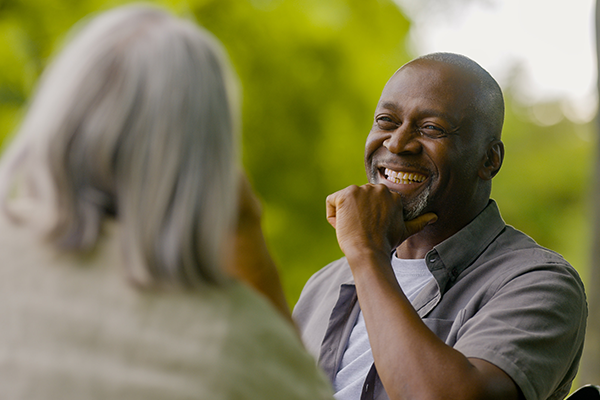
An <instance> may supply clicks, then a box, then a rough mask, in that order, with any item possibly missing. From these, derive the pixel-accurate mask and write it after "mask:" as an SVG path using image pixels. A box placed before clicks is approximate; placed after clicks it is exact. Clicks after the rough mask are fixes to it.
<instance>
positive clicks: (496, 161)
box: [479, 140, 504, 181]
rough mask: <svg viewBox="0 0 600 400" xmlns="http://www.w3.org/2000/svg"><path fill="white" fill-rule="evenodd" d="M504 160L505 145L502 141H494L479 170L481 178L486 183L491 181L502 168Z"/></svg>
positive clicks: (489, 146)
mask: <svg viewBox="0 0 600 400" xmlns="http://www.w3.org/2000/svg"><path fill="white" fill-rule="evenodd" d="M503 160H504V143H502V141H501V140H494V141H492V142H490V144H489V145H488V148H487V151H486V152H485V157H484V159H483V163H482V164H481V168H480V169H479V177H480V178H481V179H483V180H485V181H489V180H491V179H492V178H493V177H494V176H496V174H497V173H498V171H500V167H501V166H502V161H503Z"/></svg>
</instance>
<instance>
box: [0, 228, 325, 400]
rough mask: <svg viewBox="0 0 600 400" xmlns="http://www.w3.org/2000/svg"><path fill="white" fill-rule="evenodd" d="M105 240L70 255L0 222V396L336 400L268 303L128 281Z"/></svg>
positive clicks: (226, 292) (236, 290)
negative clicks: (147, 288)
mask: <svg viewBox="0 0 600 400" xmlns="http://www.w3.org/2000/svg"><path fill="white" fill-rule="evenodd" d="M107 236H108V238H107V240H106V241H105V242H104V243H101V244H100V246H99V248H98V249H97V251H96V252H95V253H94V254H91V255H88V256H87V257H76V256H73V255H65V254H57V253H56V252H54V251H53V250H51V249H49V248H47V247H45V246H43V245H41V244H40V242H39V241H38V240H37V239H36V238H34V237H33V236H32V235H31V233H30V232H29V231H27V230H25V229H23V228H18V227H14V226H9V225H7V223H6V222H5V221H4V220H0V326H1V329H0V398H2V399H11V400H19V399H23V400H25V399H26V400H36V399H44V400H48V399H61V400H62V399H66V400H69V399H77V400H85V399H127V400H136V399H140V400H141V399H143V400H153V399H168V400H176V399H207V400H208V399H210V400H220V399H223V400H225V399H227V400H235V399H249V400H254V399H256V400H266V399H281V400H290V399H306V400H313V399H330V400H331V399H332V396H331V387H330V385H329V384H328V382H326V380H325V379H324V378H323V377H322V374H321V373H320V372H319V371H318V370H317V368H316V366H315V363H314V359H313V358H312V357H310V356H309V355H308V354H307V353H306V352H305V351H304V349H303V347H302V345H301V343H300V341H299V339H298V337H297V334H296V333H295V332H294V330H293V329H292V327H291V325H290V324H289V323H288V322H286V321H284V320H283V318H281V317H280V316H279V315H278V314H277V312H276V311H275V309H274V308H273V307H271V305H270V304H269V303H267V301H266V300H265V299H263V298H262V297H260V296H259V295H257V294H255V293H254V292H253V291H251V289H249V288H247V287H245V286H243V285H242V284H239V283H232V284H230V285H227V286H225V287H221V288H206V289H203V290H201V291H197V292H191V291H178V292H175V291H173V292H164V291H163V292H158V291H154V292H153V291H142V290H139V289H135V288H134V287H133V286H131V285H130V284H129V283H128V282H127V281H126V279H125V274H124V265H123V261H122V258H121V257H120V248H119V246H118V244H119V240H118V231H117V229H116V226H113V227H112V228H111V229H109V232H108V235H107Z"/></svg>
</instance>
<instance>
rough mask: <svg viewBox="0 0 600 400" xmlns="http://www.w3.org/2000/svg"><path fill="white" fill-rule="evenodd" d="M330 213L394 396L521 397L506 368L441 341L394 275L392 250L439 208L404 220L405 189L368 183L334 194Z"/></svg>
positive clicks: (379, 368) (379, 362)
mask: <svg viewBox="0 0 600 400" xmlns="http://www.w3.org/2000/svg"><path fill="white" fill-rule="evenodd" d="M327 218H328V220H329V222H330V223H331V224H332V225H333V226H334V228H336V235H337V238H338V242H339V244H340V247H341V249H342V251H343V252H344V254H345V255H346V258H347V260H348V263H349V265H350V268H351V270H352V274H353V276H354V280H355V283H356V290H357V294H358V300H359V303H360V306H361V310H362V312H363V315H364V318H365V323H366V326H367V332H368V334H369V341H370V344H371V349H372V352H373V358H374V360H375V365H376V367H377V372H378V373H379V376H380V378H381V381H382V383H383V386H384V387H385V389H386V392H387V393H388V395H389V396H390V398H391V399H441V398H447V399H461V400H468V399H487V400H490V399H519V398H520V396H521V394H520V391H519V389H518V387H517V386H516V384H515V383H514V382H513V381H512V379H511V378H510V377H509V376H508V375H507V374H506V373H504V372H503V371H502V370H501V369H499V368H498V367H496V366H494V365H493V364H491V363H489V362H487V361H484V360H479V359H468V358H466V357H465V356H464V355H463V354H462V353H460V352H459V351H457V350H455V349H453V348H452V347H450V346H448V345H446V344H445V343H444V342H443V341H442V340H440V339H439V338H438V337H437V336H436V335H435V334H434V333H433V332H432V331H431V330H430V329H429V328H428V327H427V326H426V325H425V324H424V323H423V322H422V321H421V318H420V317H419V315H418V314H417V313H416V312H415V310H414V308H413V307H412V305H411V304H410V302H409V301H408V299H407V298H406V296H405V295H404V293H403V292H402V290H401V288H400V286H399V285H398V283H397V281H396V277H395V276H394V273H393V270H392V268H391V264H390V254H391V252H392V250H393V249H394V248H396V247H397V246H398V245H399V244H400V243H401V242H403V241H404V240H405V239H406V238H407V237H409V236H410V235H412V234H414V233H416V232H418V231H420V230H421V229H423V228H424V227H425V226H426V225H427V224H428V223H431V222H433V221H434V220H435V215H433V214H426V215H423V216H421V217H419V218H417V219H415V220H413V221H409V222H407V223H405V222H404V221H403V217H402V203H401V200H400V196H399V195H398V194H397V193H394V192H390V191H389V190H388V189H387V188H386V187H385V186H384V185H371V184H368V185H365V186H362V187H356V186H351V187H349V188H346V189H344V190H342V191H340V192H337V193H334V194H333V195H331V196H329V197H328V198H327Z"/></svg>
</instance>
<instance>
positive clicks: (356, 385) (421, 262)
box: [333, 251, 433, 400]
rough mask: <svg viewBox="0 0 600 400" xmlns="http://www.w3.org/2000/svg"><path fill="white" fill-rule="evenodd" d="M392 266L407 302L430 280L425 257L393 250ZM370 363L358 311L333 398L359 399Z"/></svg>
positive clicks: (370, 358) (367, 339) (371, 353)
mask: <svg viewBox="0 0 600 400" xmlns="http://www.w3.org/2000/svg"><path fill="white" fill-rule="evenodd" d="M391 265H392V269H393V271H394V275H396V280H397V281H398V284H399V285H400V288H402V291H403V292H404V295H405V296H406V297H407V298H408V300H409V301H412V300H413V299H414V298H415V297H416V296H417V294H419V292H420V291H421V289H423V287H424V286H425V285H426V284H427V283H428V282H429V281H430V280H432V279H433V275H431V272H429V269H428V268H427V263H426V262H425V259H417V260H406V259H401V258H398V257H397V256H396V252H395V251H394V253H393V255H392V260H391ZM371 365H373V352H372V351H371V344H370V343H369V337H368V335H367V326H366V325H365V318H364V316H363V313H362V312H360V313H359V315H358V319H357V320H356V324H355V325H354V328H353V329H352V333H351V334H350V338H349V339H348V345H347V347H346V351H344V355H343V357H342V361H341V363H340V367H339V370H338V372H337V374H336V376H335V380H334V381H333V387H334V390H335V395H334V397H335V398H336V399H337V400H352V399H354V400H359V399H360V396H361V394H362V391H363V390H362V388H363V383H364V381H365V377H366V376H367V374H368V373H369V369H371Z"/></svg>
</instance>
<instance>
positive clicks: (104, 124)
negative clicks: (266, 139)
mask: <svg viewBox="0 0 600 400" xmlns="http://www.w3.org/2000/svg"><path fill="white" fill-rule="evenodd" d="M235 83H236V82H235V78H234V75H233V73H232V71H231V70H230V69H229V64H228V61H227V59H226V57H225V54H224V52H223V51H222V49H221V46H220V45H219V44H218V42H217V40H216V39H214V38H213V37H212V36H211V35H210V34H209V33H208V32H206V31H204V30H202V29H201V28H199V27H198V26H197V25H196V24H194V23H192V22H190V21H186V20H182V19H179V18H176V17H174V16H172V15H170V14H169V13H167V12H166V11H164V10H161V9H159V8H155V7H149V6H140V5H135V6H125V7H120V8H116V9H114V10H111V11H108V12H106V13H104V14H101V15H99V16H98V17H96V18H94V19H92V20H91V22H89V23H87V24H86V25H85V26H84V27H83V29H81V30H78V31H77V32H76V35H75V37H74V38H73V39H72V40H71V41H70V43H69V44H68V45H67V47H66V48H65V49H64V50H63V51H62V53H61V54H60V55H59V56H58V58H57V59H56V60H54V62H53V63H52V64H51V65H50V66H49V68H47V70H46V71H45V72H44V75H43V76H42V78H41V80H40V85H39V87H38V90H37V93H36V95H35V97H34V99H33V101H32V103H31V105H30V108H29V111H28V113H27V114H26V116H25V119H24V121H23V123H22V126H21V128H20V129H19V131H18V133H17V136H16V138H15V140H14V141H13V143H12V144H11V146H10V147H9V148H8V149H7V151H6V154H5V155H4V157H3V160H2V164H1V165H0V199H2V201H3V205H4V210H5V212H7V213H8V214H9V215H10V216H11V218H12V219H18V220H20V221H25V220H27V218H26V216H24V215H18V213H17V212H15V211H14V210H13V211H10V207H9V205H10V203H11V202H14V201H13V200H14V199H13V198H14V197H15V195H14V193H15V190H16V189H15V186H16V183H19V182H22V183H24V184H22V185H21V187H22V188H23V190H21V192H23V193H27V196H29V197H34V198H35V201H36V204H37V206H36V207H42V208H43V209H45V210H48V212H47V214H48V216H49V219H48V220H47V221H46V222H47V223H46V224H45V225H44V226H43V227H42V232H43V234H44V237H45V238H47V239H48V240H49V241H50V242H51V243H53V244H54V245H56V246H57V247H58V248H60V249H62V250H67V251H76V252H78V251H87V250H92V249H94V248H95V246H96V244H97V242H98V240H99V237H100V236H101V235H100V232H101V228H102V225H103V221H105V220H106V219H108V218H111V217H115V218H116V219H117V220H118V221H119V225H120V226H121V232H122V234H123V239H122V240H123V243H124V246H125V249H126V251H127V253H128V258H129V260H128V264H130V265H131V268H132V269H131V270H130V271H129V276H130V277H133V279H134V281H135V282H136V283H141V284H144V285H146V284H159V285H167V286H172V285H176V286H179V285H183V286H185V287H197V286H200V285H202V284H205V283H218V282H221V281H222V279H223V277H222V274H221V272H220V267H221V265H220V263H221V260H222V255H223V248H224V245H225V243H224V241H225V239H226V235H227V233H228V232H229V229H230V228H231V226H232V223H233V217H234V214H235V204H236V199H237V173H238V171H237V169H238V168H237V162H236V160H237V147H236V144H237V140H236V139H237V138H236V131H237V129H238V127H237V121H238V118H237V117H238V115H237V109H238V107H237V104H236V103H235V101H236V100H237V99H236V97H235V95H236V92H235V90H236V85H235ZM25 197H26V196H25ZM26 222H30V223H35V222H36V221H34V218H29V221H26Z"/></svg>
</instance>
